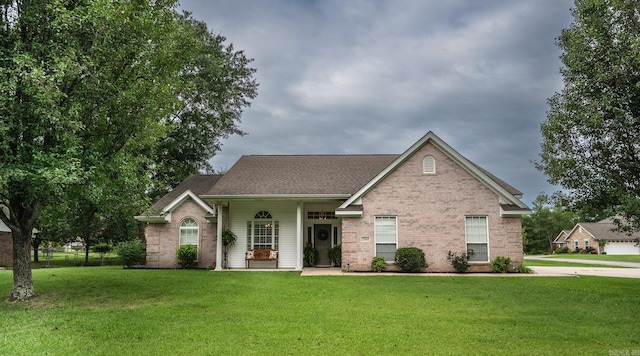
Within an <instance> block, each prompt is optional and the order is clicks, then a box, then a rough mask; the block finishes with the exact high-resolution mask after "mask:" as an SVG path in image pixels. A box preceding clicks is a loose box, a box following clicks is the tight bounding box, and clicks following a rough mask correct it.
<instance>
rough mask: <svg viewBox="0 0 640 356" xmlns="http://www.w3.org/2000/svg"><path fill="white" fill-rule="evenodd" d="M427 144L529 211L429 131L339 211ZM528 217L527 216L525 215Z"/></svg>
mask: <svg viewBox="0 0 640 356" xmlns="http://www.w3.org/2000/svg"><path fill="white" fill-rule="evenodd" d="M427 142H431V143H432V144H433V145H434V146H436V147H437V148H438V149H440V150H441V151H442V152H443V153H444V154H445V155H447V157H449V158H450V159H452V160H453V161H454V162H456V163H457V164H458V165H459V166H460V167H462V168H463V169H464V170H465V171H467V172H468V173H469V174H471V175H472V176H473V177H474V178H476V179H477V180H478V181H480V182H481V183H483V184H484V185H485V186H487V187H488V188H489V189H491V190H492V191H493V192H494V193H496V194H497V195H498V196H499V197H500V200H501V201H503V202H504V203H506V204H512V205H516V206H518V207H520V208H523V209H528V207H527V206H526V205H525V204H524V203H523V202H522V201H520V199H518V198H517V197H516V196H514V195H513V194H511V193H509V192H508V191H507V190H506V189H504V188H503V187H501V186H500V185H499V184H498V183H496V182H495V181H494V180H493V179H491V178H489V177H488V176H487V175H486V174H484V173H483V172H482V171H480V170H479V169H478V168H476V167H475V166H474V165H473V164H472V163H471V162H469V160H467V159H466V158H464V157H463V156H462V155H461V154H460V153H458V152H457V151H456V150H454V149H453V148H452V147H451V146H449V145H448V144H447V143H446V142H444V141H442V139H440V138H439V137H438V136H436V135H435V134H434V133H433V132H431V131H429V132H428V133H427V134H426V135H424V136H423V137H422V138H421V139H420V140H418V142H416V143H414V144H413V145H412V146H411V147H409V149H407V150H406V151H405V152H404V153H403V154H402V155H400V157H398V158H396V159H395V160H394V161H393V162H391V164H390V165H388V166H387V167H386V168H385V169H384V170H382V172H380V173H378V175H376V176H375V177H374V178H373V179H372V180H371V181H369V182H368V183H367V184H365V185H364V186H363V187H362V188H360V190H359V191H357V192H356V193H355V194H354V195H353V196H351V198H349V199H348V200H347V201H345V202H344V203H343V204H342V205H340V207H339V209H344V208H346V207H348V206H349V205H351V204H354V203H355V201H356V200H358V199H361V198H362V196H363V195H364V194H366V193H367V192H368V191H369V190H371V189H372V188H373V187H374V186H375V185H377V184H378V183H379V182H380V181H381V180H382V179H384V178H385V177H386V176H387V175H389V174H390V173H391V172H393V171H394V170H395V169H396V167H398V166H399V165H401V164H402V163H403V162H404V161H405V160H407V159H408V158H409V157H410V156H411V155H413V154H414V153H415V152H416V151H418V150H419V149H420V148H422V147H423V146H424V145H425V144H427ZM525 215H526V214H525Z"/></svg>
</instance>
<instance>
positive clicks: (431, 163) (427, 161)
mask: <svg viewBox="0 0 640 356" xmlns="http://www.w3.org/2000/svg"><path fill="white" fill-rule="evenodd" d="M422 172H423V173H427V174H435V173H436V159H435V158H434V157H433V156H424V158H423V159H422Z"/></svg>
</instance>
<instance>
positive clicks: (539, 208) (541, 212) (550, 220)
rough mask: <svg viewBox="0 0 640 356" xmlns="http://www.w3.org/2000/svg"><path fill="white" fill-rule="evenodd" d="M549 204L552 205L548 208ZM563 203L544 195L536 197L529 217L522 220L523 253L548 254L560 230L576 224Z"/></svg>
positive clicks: (572, 215)
mask: <svg viewBox="0 0 640 356" xmlns="http://www.w3.org/2000/svg"><path fill="white" fill-rule="evenodd" d="M551 203H553V204H554V205H553V206H550V204H551ZM563 203H564V202H563V201H562V200H561V199H553V198H551V197H549V196H547V195H545V194H540V195H538V196H537V197H536V199H535V200H534V201H533V208H532V213H531V215H529V216H525V217H523V218H522V228H523V235H524V236H525V241H526V242H525V243H524V252H525V253H528V254H541V253H546V252H548V251H549V249H550V248H551V244H552V242H553V240H554V239H555V238H556V237H557V236H558V234H559V233H560V232H561V231H562V230H568V229H571V228H573V226H574V225H575V223H576V221H575V220H574V214H573V213H572V212H570V211H568V210H567V208H566V207H565V206H564V205H563Z"/></svg>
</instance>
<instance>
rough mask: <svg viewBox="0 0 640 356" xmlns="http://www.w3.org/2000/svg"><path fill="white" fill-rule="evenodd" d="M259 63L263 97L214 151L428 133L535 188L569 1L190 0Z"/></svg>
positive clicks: (386, 149) (224, 156)
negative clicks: (542, 129) (241, 134)
mask: <svg viewBox="0 0 640 356" xmlns="http://www.w3.org/2000/svg"><path fill="white" fill-rule="evenodd" d="M181 4H182V8H183V9H185V10H188V11H191V12H192V13H193V16H194V17H195V18H197V19H200V20H203V21H205V22H206V23H207V25H208V27H209V29H210V30H211V31H212V32H214V33H218V34H221V35H223V36H225V37H226V38H227V42H228V43H233V45H234V47H235V48H236V49H239V50H243V51H244V52H245V54H246V56H247V57H249V58H253V59H254V60H255V61H254V62H253V63H252V66H253V67H254V68H256V69H257V73H256V79H257V81H258V83H259V84H260V86H259V88H258V97H257V98H256V99H255V100H254V101H253V103H252V106H251V107H250V108H248V109H247V110H246V111H245V113H244V115H243V119H242V123H241V124H240V125H239V127H240V128H241V129H242V130H243V131H245V132H247V133H248V135H246V136H244V137H239V136H234V137H231V138H229V139H228V140H225V141H224V143H223V147H222V151H221V152H219V153H218V154H217V155H216V157H214V158H213V159H212V161H211V163H212V164H213V167H214V168H215V169H216V170H222V169H228V168H231V166H232V165H233V164H234V162H235V161H236V160H237V159H238V158H239V157H240V156H242V155H248V154H324V153H330V154H362V153H364V154H366V153H398V154H399V153H402V152H404V151H405V150H406V149H407V148H409V147H410V146H411V145H412V144H413V143H415V142H416V141H417V140H418V139H420V138H421V137H422V136H423V135H424V134H426V133H427V132H428V131H433V132H434V133H435V134H436V135H438V136H439V137H440V138H442V139H443V140H444V141H445V142H447V143H448V144H449V145H451V146H452V147H453V148H454V149H456V150H457V151H458V152H460V153H461V154H462V155H463V156H465V157H467V158H468V159H470V160H471V161H473V162H475V163H477V164H479V165H480V166H482V167H483V168H485V169H487V170H489V171H490V172H492V173H493V174H495V175H497V176H498V177H500V178H502V179H503V180H505V181H506V182H508V183H509V184H511V185H513V186H514V187H516V188H518V189H519V190H521V191H522V192H524V198H523V201H525V202H526V203H527V204H530V202H531V201H532V200H533V199H534V198H535V197H536V196H537V195H538V194H539V193H540V192H546V193H552V192H553V191H555V190H558V188H557V187H553V186H550V185H549V184H548V183H547V181H546V177H545V176H544V175H543V174H542V173H540V172H538V171H536V169H535V168H534V166H533V164H532V163H531V161H532V160H537V159H538V154H539V151H540V142H541V134H540V123H541V122H542V121H543V120H544V119H545V115H546V111H547V108H548V107H547V102H546V100H547V98H548V97H550V96H551V95H553V93H554V92H556V91H559V90H561V89H562V77H561V76H560V74H559V68H560V67H561V62H560V60H559V58H558V57H559V56H560V54H561V52H560V50H559V49H558V48H557V47H556V45H555V38H556V37H558V35H559V34H560V31H561V30H562V29H563V28H566V27H568V26H569V24H570V23H571V21H572V16H571V13H570V8H571V7H572V5H573V1H572V0H518V1H513V0H495V1H494V0H482V1H478V0H447V1H440V0H415V1H414V0H394V1H391V0H389V1H365V0H363V1H360V0H317V1H311V0H309V1H301V0H269V1H261V0H215V1H211V0H182V1H181Z"/></svg>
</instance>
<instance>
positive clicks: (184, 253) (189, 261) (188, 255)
mask: <svg viewBox="0 0 640 356" xmlns="http://www.w3.org/2000/svg"><path fill="white" fill-rule="evenodd" d="M176 258H177V259H178V263H180V266H182V268H185V269H186V268H190V267H191V266H193V264H194V263H196V260H197V259H198V249H197V248H196V247H195V246H193V245H182V246H180V247H178V249H177V250H176Z"/></svg>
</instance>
